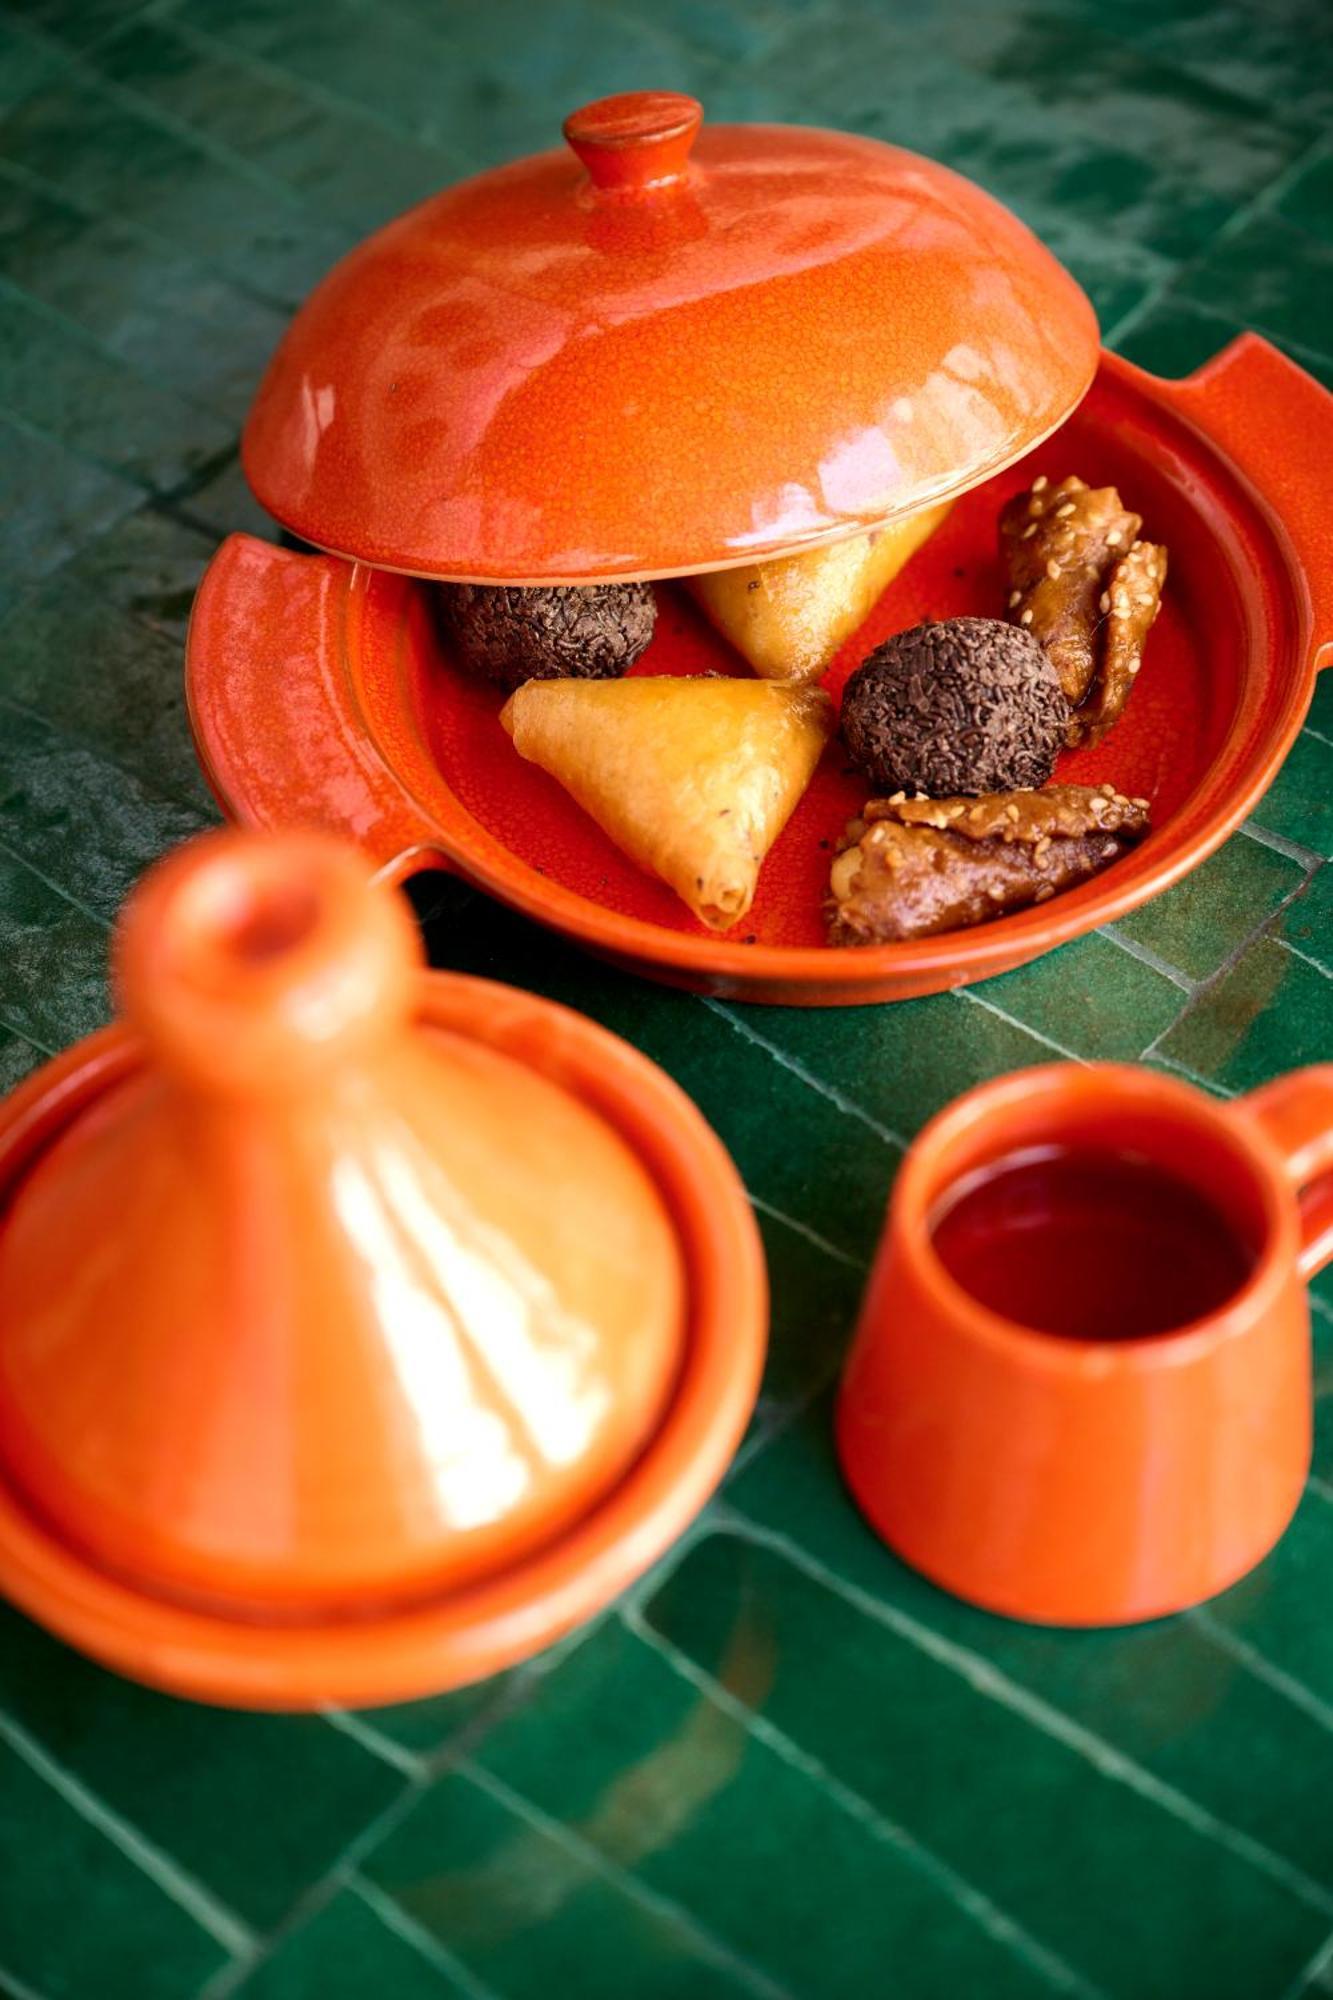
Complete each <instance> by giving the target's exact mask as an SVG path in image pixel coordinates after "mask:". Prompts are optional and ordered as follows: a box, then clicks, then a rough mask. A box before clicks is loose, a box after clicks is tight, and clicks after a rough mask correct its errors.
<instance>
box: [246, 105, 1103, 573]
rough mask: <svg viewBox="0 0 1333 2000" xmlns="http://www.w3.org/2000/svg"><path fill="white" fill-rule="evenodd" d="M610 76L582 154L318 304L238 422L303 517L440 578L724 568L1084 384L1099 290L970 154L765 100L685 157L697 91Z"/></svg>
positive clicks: (440, 210) (470, 192)
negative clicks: (810, 123) (1030, 226)
mask: <svg viewBox="0 0 1333 2000" xmlns="http://www.w3.org/2000/svg"><path fill="white" fill-rule="evenodd" d="M609 105H610V107H611V108H610V110H609V111H608V110H607V108H606V107H604V106H601V105H598V106H592V107H590V108H589V109H588V110H586V111H584V112H581V113H579V114H578V115H577V116H576V117H575V118H574V119H571V121H570V130H571V133H572V138H571V144H572V145H574V146H576V148H577V150H578V151H579V153H580V158H581V160H582V162H583V163H584V165H583V166H581V164H580V159H576V158H574V157H573V154H572V153H569V152H552V153H543V154H540V155H538V156H537V157H536V158H535V159H531V160H522V161H518V162H516V163H515V164H514V165H512V166H507V167H504V168H502V169H501V170H500V171H498V172H496V173H492V174H486V175H483V176H481V177H480V178H479V179H477V180H473V181H468V182H465V183H464V184H463V185H462V186H460V187H455V188H449V189H447V190H446V191H445V192H444V193H442V194H439V195H436V196H435V197H434V198H433V199H432V200H431V201H428V202H426V203H424V204H423V205H422V206H421V207H419V208H417V209H414V210H413V211H412V212H411V213H410V214H409V215H407V216H404V217H403V218H402V219H401V220H399V221H397V222H394V223H392V224H390V226H389V227H388V228H387V229H385V230H383V231H382V232H381V233H380V234H379V235H378V236H375V237H373V238H372V239H371V240H370V242H368V243H366V244H364V245H362V246H361V248H359V249H358V250H356V251H355V252H354V253H353V254H352V255H351V256H350V257H348V258H346V259H345V260H344V261H343V262H342V263H341V264H339V265H338V267H337V269H336V270H334V271H333V272H331V273H330V275H329V276H328V278H326V279H325V281H324V283H323V284H322V285H321V286H320V288H319V289H318V291H317V292H316V293H315V294H314V296H313V297H312V298H311V299H310V300H309V302H308V303H307V304H306V305H305V306H304V307H303V308H302V310H301V312H300V313H299V314H298V316H297V318H296V320H295V321H294V323H293V325H292V326H291V328H290V330H289V331H288V333H287V334H286V336H285V337H284V339H283V343H282V346H281V347H280V349H279V350H278V353H277V355H276V356H275V358H274V361H273V363H272V365H271V367H270V369H269V371H268V374H267V375H266V376H265V378H264V383H263V386H262V388H261V389H260V392H259V396H258V399H257V401H256V403H255V407H254V410H253V412H252V414H251V417H250V420H249V422H248V424H247V426H246V433H245V446H244V456H245V469H246V472H247V474H248V476H249V479H250V482H251V484H252V485H253V487H254V489H255V492H256V493H257V494H258V496H259V499H260V500H261V501H262V502H263V504H264V505H265V506H266V507H267V508H268V509H269V510H270V512H272V513H273V514H275V515H276V516H277V518H278V519H279V520H280V521H282V522H283V523H284V524H285V525H286V526H287V527H288V528H291V529H293V530H294V531H295V533H297V534H298V535H301V536H302V537H304V539H305V540H307V541H310V542H315V543H317V544H318V545H319V546H320V547H321V548H325V549H331V550H334V551H336V552H338V553H340V554H343V555H353V556H359V557H361V558H362V559H363V560H365V561H367V562H371V563H380V564H384V565H386V566H388V567H390V568H393V569H401V570H408V571H413V572H415V573H417V574H420V575H423V576H457V577H471V578H475V579H478V580H483V579H486V578H490V579H493V580H498V581H506V582H510V583H522V582H536V581H539V580H551V581H561V580H566V581H567V580H575V581H577V580H579V579H583V580H587V579H588V578H591V577H605V576H664V575H670V574H672V573H674V572H679V571H689V570H699V569H707V568H711V567H714V566H716V565H718V564H722V563H727V562H741V561H744V560H747V559H750V558H753V557H756V556H762V555H766V554H770V553H772V552H773V551H774V550H778V549H796V548H801V547H806V546H809V545H810V544H812V543H815V542H818V541H820V540H826V539H828V538H830V537H831V536H834V535H837V534H840V533H844V534H845V533H849V532H851V531H853V530H855V529H856V528H858V527H863V526H867V525H869V524H871V523H873V522H876V521H880V520H884V519H885V518H887V517H888V516H889V515H891V514H894V513H902V512H906V511H909V510H910V509H911V508H913V507H915V506H919V505H922V504H924V503H925V502H927V501H929V500H932V499H936V498H938V497H939V496H940V495H942V494H943V493H946V492H953V491H957V490H958V489H960V488H961V487H963V486H966V485H970V484H972V483H974V482H975V481H976V480H978V479H981V478H984V477H985V476H986V474H987V473H989V472H992V471H994V470H996V469H997V468H998V467H999V466H1002V465H1005V464H1007V463H1008V462H1009V460H1011V459H1012V458H1014V457H1015V456H1017V454H1018V453H1019V452H1021V451H1022V450H1023V449H1024V447H1025V446H1026V445H1028V444H1030V443H1031V442H1032V441H1033V440H1034V439H1035V438H1039V437H1041V436H1043V435H1044V434H1045V433H1046V432H1047V431H1049V430H1050V429H1051V428H1052V426H1053V425H1055V424H1057V423H1058V422H1059V421H1060V419H1061V418H1062V417H1064V416H1066V415H1067V414H1068V412H1069V411H1070V410H1071V409H1072V408H1073V406H1074V404H1075V403H1077V401H1078V399H1079V397H1080V396H1081V395H1082V394H1083V392H1084V390H1085V389H1086V388H1087V385H1088V383H1089V381H1090V380H1091V378H1092V371H1093V367H1094V365H1095V362H1096V353H1097V329H1096V322H1095V321H1094V319H1093V316H1092V311H1091V309H1090V307H1089V306H1088V303H1087V301H1086V299H1085V298H1084V297H1083V295H1082V293H1081V292H1080V290H1079V289H1078V286H1077V285H1076V284H1075V283H1074V282H1073V280H1072V279H1071V278H1069V277H1068V276H1067V275H1066V273H1065V272H1064V271H1062V270H1061V268H1060V266H1059V265H1058V264H1057V262H1056V260H1055V259H1054V258H1053V257H1052V256H1051V254H1050V253H1049V251H1047V250H1045V249H1044V248H1043V247H1042V246H1041V244H1039V243H1038V242H1037V241H1036V240H1035V238H1034V237H1033V236H1032V235H1031V234H1030V232H1029V231H1028V230H1027V229H1025V228H1024V226H1023V225H1022V223H1020V222H1019V221H1017V219H1016V218H1015V217H1014V216H1012V215H1008V214H1006V213H1005V211H1004V210H1003V209H1002V208H1001V207H1000V206H999V205H998V204H997V203H996V202H994V201H992V200H991V199H990V198H989V197H988V196H987V195H986V194H984V193H983V192H982V191H981V190H980V189H979V188H976V187H972V186H969V185H968V183H967V182H966V181H964V180H961V179H960V178H959V177H958V176H957V175H956V174H952V173H950V172H948V171H947V170H946V169H945V168H942V167H940V166H937V165H935V164H934V163H932V162H931V161H929V160H923V159H918V158H915V157H914V156H913V155H912V154H910V153H905V152H902V151H901V150H899V149H898V148H893V147H887V146H884V145H882V144H880V143H878V142H877V141H875V140H872V139H865V138H858V137H856V136H854V135H852V134H845V133H835V132H818V131H808V130H798V129H794V128H793V129H785V128H781V127H772V126H746V125H736V126H726V125H720V126H707V125H705V126H704V128H703V130H702V132H701V133H700V135H699V138H698V141H697V143H696V144H694V146H693V149H692V150H690V151H689V153H688V159H687V158H685V157H684V156H685V154H686V151H687V149H688V148H689V142H690V139H691V138H692V135H693V128H694V126H695V124H697V121H698V107H697V106H696V105H695V104H694V103H693V100H691V99H688V98H683V97H671V96H669V95H667V94H665V93H655V94H654V93H641V94H639V95H638V96H635V97H627V98H621V99H612V100H609ZM617 107H620V115H619V117H618V118H617V116H616V111H617ZM664 141H665V145H664ZM664 151H665V154H666V156H667V159H666V164H664V159H663V155H664ZM585 166H586V169H587V170H586V171H585V170H584V167H585Z"/></svg>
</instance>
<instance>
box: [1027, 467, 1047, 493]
mask: <svg viewBox="0 0 1333 2000" xmlns="http://www.w3.org/2000/svg"><path fill="white" fill-rule="evenodd" d="M1050 483H1051V482H1050V480H1049V479H1048V478H1047V477H1046V474H1045V473H1044V472H1039V473H1038V474H1037V477H1036V478H1035V479H1034V480H1033V482H1032V490H1033V492H1034V493H1044V492H1045V491H1046V488H1047V487H1048V486H1049V485H1050Z"/></svg>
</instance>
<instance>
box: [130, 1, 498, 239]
mask: <svg viewBox="0 0 1333 2000" xmlns="http://www.w3.org/2000/svg"><path fill="white" fill-rule="evenodd" d="M96 61H97V67H98V69H99V70H100V71H101V72H102V74H104V75H105V76H108V77H110V78H111V79H112V81H113V82H115V83H117V84H118V85H120V86H121V87H122V88H124V89H126V90H129V91H132V92H133V93H134V94H135V96H136V98H142V99H144V100H145V101H146V102H148V103H150V104H152V105H154V106H155V107H157V108H158V109H159V110H161V111H165V112H166V113H168V114H169V115H170V116H171V117H172V118H178V119H181V120H183V121H185V122H186V123H187V124H189V125H190V126H191V127H193V129H194V130H195V131H196V132H200V133H203V134H205V135H206V136H207V137H208V138H209V139H210V140H211V141H213V142H214V143H215V144H217V145H220V146H225V147H227V148H228V149H229V150H230V151H232V152H234V153H237V154H239V155H240V156H241V157H243V158H244V159H245V160H246V161H247V162H248V163H249V164H250V165H252V166H254V167H258V168H260V169H262V171H263V172H264V173H266V174H270V175H272V176H273V178H274V179H275V180H277V181H279V182H282V183H283V184H284V185H285V186H286V187H287V188H289V189H290V190H291V191H292V193H294V194H296V195H298V196H299V197H300V199H301V200H302V201H304V202H305V203H307V204H308V205H309V207H310V209H311V210H312V212H313V213H314V214H316V215H323V216H326V217H328V218H329V219H330V220H332V221H333V223H334V224H335V225H341V224H351V225H353V226H354V227H356V228H358V229H372V228H375V227H376V226H378V224H380V223H381V222H387V221H388V220H389V219H390V217H391V216H394V215H397V214H399V213H400V212H401V211H402V210H403V209H405V208H410V207H411V206H412V205H413V204H414V203H416V202H419V201H423V200H424V199H425V198H426V196H427V195H429V194H434V193H435V192H436V191H437V189H439V188H441V187H443V186H445V185H446V184H447V183H449V182H450V181H454V180H457V179H458V178H459V177H460V175H461V173H462V171H463V164H462V162H460V161H459V160H458V159H457V157H451V156H450V155H448V154H446V153H444V152H442V151H439V150H437V149H434V148H430V147H426V146H421V145H418V144H416V143H414V142H413V141H411V140H408V139H403V138H397V137H395V136H394V135H393V134H391V133H389V132H386V131H385V130H384V129H383V128H382V127H381V126H380V125H379V124H378V123H377V122H375V121H374V120H372V119H368V118H366V117H363V116H357V115H356V113H355V110H354V109H353V108H351V107H349V108H348V110H347V111H345V112H343V111H339V110H337V109H335V107H334V106H333V105H332V104H330V103H328V102H321V101H319V100H318V99H315V100H312V98H311V97H310V96H309V95H308V94H306V93H304V92H303V91H302V90H301V89H300V88H298V87H296V85H295V84H294V82H288V81H284V80H283V79H282V78H281V77H280V76H279V75H277V74H276V73H269V72H267V71H265V70H261V69H259V68H257V67H256V66H255V65H254V64H249V63H245V64H243V63H239V62H234V61H230V60H229V59H228V57H227V55H226V52H225V50H223V49H222V48H221V46H220V45H214V44H210V43H209V42H206V41H202V42H201V41H198V40H196V39H195V37H194V36H193V35H192V33H191V29H190V24H189V22H188V20H183V21H182V22H180V23H179V24H178V23H177V22H174V21H173V22H170V23H168V24H160V23H157V22H146V23H141V24H134V25H132V26H131V27H130V28H129V30H128V31H127V32H126V33H125V34H122V35H117V36H116V37H115V38H114V40H112V41H110V42H108V43H107V44H105V45H104V46H103V47H102V48H101V49H99V51H98V53H97V58H96Z"/></svg>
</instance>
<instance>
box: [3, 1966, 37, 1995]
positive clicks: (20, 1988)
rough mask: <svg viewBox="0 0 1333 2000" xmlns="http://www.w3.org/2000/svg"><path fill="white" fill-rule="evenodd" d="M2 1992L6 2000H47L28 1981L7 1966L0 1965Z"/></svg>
mask: <svg viewBox="0 0 1333 2000" xmlns="http://www.w3.org/2000/svg"><path fill="white" fill-rule="evenodd" d="M0 1992H3V1993H4V1996H5V2000H46V1995H45V1994H44V1993H39V1992H38V1991H37V1988H36V1987H35V1986H30V1985H29V1984H28V1982H27V1980H26V1979H20V1978H19V1976H18V1974H17V1973H16V1972H11V1971H10V1970H9V1968H8V1966H6V1965H0Z"/></svg>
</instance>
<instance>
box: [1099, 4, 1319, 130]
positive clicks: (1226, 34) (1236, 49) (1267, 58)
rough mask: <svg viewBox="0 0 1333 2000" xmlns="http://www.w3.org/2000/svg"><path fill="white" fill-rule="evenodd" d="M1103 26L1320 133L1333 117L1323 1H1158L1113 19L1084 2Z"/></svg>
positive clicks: (1121, 9) (1119, 13)
mask: <svg viewBox="0 0 1333 2000" xmlns="http://www.w3.org/2000/svg"><path fill="white" fill-rule="evenodd" d="M1083 4H1084V6H1085V7H1086V9H1087V10H1088V11H1089V12H1093V13H1095V15H1096V18H1097V20H1098V22H1099V24H1102V25H1108V24H1109V25H1111V26H1112V27H1113V29H1114V32H1115V33H1116V34H1118V35H1124V36H1127V37H1129V38H1131V39H1133V41H1134V42H1135V43H1136V45H1137V46H1138V47H1140V48H1143V49H1147V50H1150V51H1151V52H1152V53H1153V54H1155V55H1158V56H1161V57H1163V58H1164V59H1166V60H1167V61H1169V62H1171V63H1173V64H1175V65H1177V66H1178V67H1179V68H1181V69H1184V70H1186V71H1188V72H1189V73H1190V74H1192V75H1195V76H1199V77H1202V78H1204V79H1205V80H1206V81H1208V82H1211V83H1213V84H1216V85H1217V86H1219V87H1220V88H1221V89H1223V90H1226V91H1229V92H1233V93H1234V94H1235V95H1237V96H1240V97H1244V98H1246V99H1248V100H1249V101H1250V103H1251V104H1253V105H1255V106H1258V107H1261V108H1262V107H1267V108H1269V110H1270V115H1271V110H1272V107H1275V106H1280V107H1281V116H1282V118H1283V119H1284V120H1287V119H1292V118H1299V119H1300V120H1301V121H1302V123H1304V124H1306V125H1307V126H1308V127H1309V129H1310V130H1311V131H1315V130H1318V129H1319V128H1320V126H1321V123H1322V122H1323V121H1325V120H1326V119H1327V117H1328V115H1329V113H1330V112H1333V61H1330V58H1329V50H1328V37H1327V33H1326V30H1327V25H1328V16H1327V13H1326V11H1325V9H1324V6H1323V0H1283V4H1281V5H1278V6H1256V5H1255V4H1254V0H1189V4H1184V5H1182V4H1179V0H1177V4H1175V5H1172V6H1167V7H1163V6H1160V5H1157V4H1155V0H1138V4H1137V5H1135V6H1133V7H1129V6H1122V7H1119V8H1117V9H1116V12H1115V15H1114V16H1113V17H1111V18H1110V19H1109V22H1108V17H1107V15H1106V13H1105V10H1104V9H1102V8H1099V7H1096V6H1095V0H1083Z"/></svg>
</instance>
